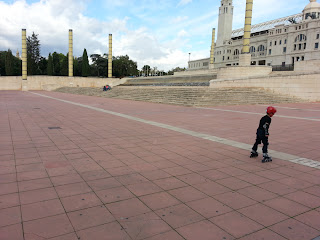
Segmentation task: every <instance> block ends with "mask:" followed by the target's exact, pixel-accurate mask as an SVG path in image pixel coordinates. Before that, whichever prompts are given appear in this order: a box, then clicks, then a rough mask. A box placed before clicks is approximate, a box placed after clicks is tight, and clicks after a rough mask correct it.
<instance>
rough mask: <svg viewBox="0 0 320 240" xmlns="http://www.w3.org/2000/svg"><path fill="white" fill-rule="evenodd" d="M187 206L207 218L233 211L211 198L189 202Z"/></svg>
mask: <svg viewBox="0 0 320 240" xmlns="http://www.w3.org/2000/svg"><path fill="white" fill-rule="evenodd" d="M186 205H187V206H189V207H191V208H192V209H193V210H195V211H196V212H198V213H199V214H201V215H202V216H204V217H205V218H211V217H214V216H218V215H221V214H225V213H227V212H231V211H232V209H231V208H229V207H228V206H226V205H224V204H222V203H221V202H218V201H217V200H215V199H213V198H211V197H208V198H204V199H200V200H196V201H192V202H188V203H186Z"/></svg>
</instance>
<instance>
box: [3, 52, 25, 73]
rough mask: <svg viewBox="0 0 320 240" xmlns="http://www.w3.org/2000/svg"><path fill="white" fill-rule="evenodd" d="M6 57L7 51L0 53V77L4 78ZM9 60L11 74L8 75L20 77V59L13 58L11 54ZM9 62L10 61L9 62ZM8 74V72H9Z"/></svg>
mask: <svg viewBox="0 0 320 240" xmlns="http://www.w3.org/2000/svg"><path fill="white" fill-rule="evenodd" d="M7 57H8V52H7V51H0V76H6V75H7V74H6V58H7ZM10 58H12V61H11V68H12V72H11V74H10V75H13V76H21V73H22V69H21V65H22V61H21V59H19V58H17V57H15V56H13V55H12V54H11V56H10ZM9 61H10V60H9ZM9 72H10V70H9Z"/></svg>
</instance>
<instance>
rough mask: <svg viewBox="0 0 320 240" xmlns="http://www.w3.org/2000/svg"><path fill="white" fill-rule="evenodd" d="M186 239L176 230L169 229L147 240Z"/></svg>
mask: <svg viewBox="0 0 320 240" xmlns="http://www.w3.org/2000/svg"><path fill="white" fill-rule="evenodd" d="M163 239H166V240H184V238H182V237H181V236H180V235H179V234H178V233H177V232H175V231H169V232H165V233H161V234H158V235H155V236H153V237H149V238H146V239H145V240H163Z"/></svg>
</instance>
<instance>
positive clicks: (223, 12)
mask: <svg viewBox="0 0 320 240" xmlns="http://www.w3.org/2000/svg"><path fill="white" fill-rule="evenodd" d="M232 20H233V5H232V0H221V6H220V7H219V22H218V37H217V46H221V45H223V43H224V41H227V40H230V39H231V33H232Z"/></svg>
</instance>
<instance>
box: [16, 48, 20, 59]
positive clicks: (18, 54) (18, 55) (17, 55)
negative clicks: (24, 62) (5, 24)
mask: <svg viewBox="0 0 320 240" xmlns="http://www.w3.org/2000/svg"><path fill="white" fill-rule="evenodd" d="M16 57H17V58H19V59H20V53H19V50H18V49H17V52H16Z"/></svg>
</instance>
